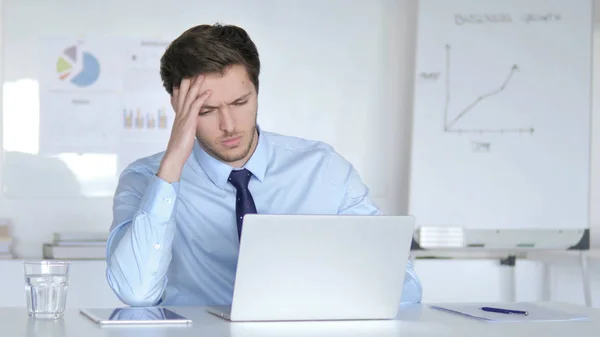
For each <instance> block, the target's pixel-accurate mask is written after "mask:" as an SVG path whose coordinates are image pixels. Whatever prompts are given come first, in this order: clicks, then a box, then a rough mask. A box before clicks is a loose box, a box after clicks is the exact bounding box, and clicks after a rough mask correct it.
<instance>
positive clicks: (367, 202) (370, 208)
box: [329, 154, 423, 304]
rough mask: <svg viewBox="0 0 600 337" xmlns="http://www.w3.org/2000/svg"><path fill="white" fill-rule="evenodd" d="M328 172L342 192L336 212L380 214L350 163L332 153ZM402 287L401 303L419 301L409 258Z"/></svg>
mask: <svg viewBox="0 0 600 337" xmlns="http://www.w3.org/2000/svg"><path fill="white" fill-rule="evenodd" d="M329 172H330V179H331V180H332V181H334V182H336V183H338V185H339V186H338V188H340V189H341V190H342V193H343V197H342V203H341V205H340V207H339V209H338V214H359V215H380V214H381V212H380V210H379V209H378V208H377V206H375V205H374V203H373V202H372V200H371V198H370V196H369V189H368V188H367V186H365V184H364V183H363V181H362V179H361V178H360V175H359V174H358V172H357V171H356V169H354V167H353V166H352V164H350V163H349V162H348V161H347V160H345V159H344V158H342V157H341V156H340V155H339V154H334V155H332V158H331V159H330V161H329ZM403 287H404V289H403V291H402V298H401V299H400V302H401V303H402V304H405V303H420V302H421V299H422V297H423V289H422V287H421V282H420V281H419V278H418V277H417V273H416V272H415V270H414V268H413V264H412V262H411V261H410V260H409V261H407V264H406V276H405V277H404V285H403Z"/></svg>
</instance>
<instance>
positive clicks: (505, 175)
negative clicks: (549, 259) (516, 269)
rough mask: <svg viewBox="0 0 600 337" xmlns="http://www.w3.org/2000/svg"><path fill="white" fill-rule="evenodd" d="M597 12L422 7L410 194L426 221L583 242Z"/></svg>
mask: <svg viewBox="0 0 600 337" xmlns="http://www.w3.org/2000/svg"><path fill="white" fill-rule="evenodd" d="M592 12H593V11H592V1H591V0H577V1H568V2H565V1H547V0H530V1H520V0H507V1H481V0H449V1H443V0H421V1H420V4H419V17H418V36H417V59H416V71H415V94H414V111H413V114H414V115H413V139H412V158H411V178H410V182H411V183H410V197H409V199H410V200H409V203H410V213H411V214H414V215H415V216H416V218H417V219H418V226H420V227H432V228H436V227H438V228H446V229H447V228H461V229H463V230H465V229H466V230H473V231H478V230H488V231H492V232H493V231H496V232H497V231H512V233H513V234H514V235H517V236H518V235H519V234H518V232H519V231H522V230H531V231H534V232H535V231H536V230H539V231H542V230H549V231H555V232H556V233H563V234H564V233H570V234H569V238H568V239H566V241H565V242H563V243H562V244H563V245H565V246H570V245H575V244H578V243H579V242H580V241H581V240H583V239H584V237H585V235H586V233H587V228H588V227H589V224H588V210H589V186H590V175H589V166H590V118H591V97H590V95H591V74H592V68H591V57H592V30H593V20H592ZM515 233H517V234H515ZM514 235H513V236H514ZM535 235H537V234H534V236H535ZM537 237H542V236H540V235H538V236H537ZM563 237H564V236H563ZM531 244H532V245H535V244H536V243H531Z"/></svg>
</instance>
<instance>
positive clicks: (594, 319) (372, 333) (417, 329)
mask: <svg viewBox="0 0 600 337" xmlns="http://www.w3.org/2000/svg"><path fill="white" fill-rule="evenodd" d="M543 305H547V306H550V307H553V308H557V309H561V310H565V311H569V312H573V313H583V314H587V315H589V316H590V317H591V318H590V320H588V321H572V322H548V323H528V324H527V323H486V322H480V321H476V320H473V319H468V318H464V317H461V316H459V315H454V314H450V313H446V312H441V311H437V310H434V309H431V308H429V307H428V306H427V305H414V306H410V307H407V308H404V309H402V310H401V311H400V312H399V314H398V319H397V320H392V321H345V322H344V321H337V322H260V323H230V322H227V321H225V320H222V319H220V318H218V317H216V316H213V315H211V314H208V313H206V312H205V310H204V308H201V307H174V308H171V309H172V310H173V311H176V312H178V313H180V314H182V315H184V316H187V317H189V318H191V319H193V320H194V323H193V324H191V325H190V326H172V327H157V326H145V327H131V326H127V327H115V326H111V327H107V326H104V327H103V326H98V325H96V324H94V323H93V322H92V321H90V320H88V319H87V318H86V317H85V316H83V315H81V314H79V311H78V310H77V309H76V308H69V309H68V310H67V312H66V314H65V317H64V318H63V319H60V320H57V321H43V320H35V319H30V318H29V317H27V314H26V312H25V309H24V308H0V327H2V328H3V329H4V330H5V331H3V332H2V333H1V334H2V336H11V337H22V336H23V337H24V336H27V337H82V336H85V337H100V336H103V337H116V336H119V337H125V336H126V337H137V336H140V337H159V336H160V337H169V336H176V337H205V336H206V337H208V336H211V337H226V336H235V337H271V336H273V337H275V336H277V337H305V336H306V337H312V336H320V337H329V336H344V337H359V336H360V337H379V336H382V337H387V336H390V337H391V336H394V337H398V336H417V337H418V336H457V337H458V336H460V337H468V336H476V337H481V336H492V337H493V336H503V337H504V336H511V337H520V336H523V337H525V336H527V337H529V336H548V337H553V336H556V337H565V336H577V337H585V336H596V337H597V336H598V331H600V309H592V308H587V307H580V306H575V305H570V304H560V303H544V304H543Z"/></svg>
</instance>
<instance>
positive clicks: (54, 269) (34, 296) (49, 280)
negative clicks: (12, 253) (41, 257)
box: [24, 261, 71, 319]
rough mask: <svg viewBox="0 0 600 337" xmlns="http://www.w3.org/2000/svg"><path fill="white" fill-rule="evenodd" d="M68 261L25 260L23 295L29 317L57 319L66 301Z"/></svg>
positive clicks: (60, 315) (61, 313)
mask: <svg viewBox="0 0 600 337" xmlns="http://www.w3.org/2000/svg"><path fill="white" fill-rule="evenodd" d="M70 265H71V263H70V262H69V261H25V262H24V268H25V297H26V298H27V312H28V314H29V316H30V317H34V318H45V319H57V318H60V317H62V316H63V314H64V312H65V304H66V302H67V288H68V278H69V268H70Z"/></svg>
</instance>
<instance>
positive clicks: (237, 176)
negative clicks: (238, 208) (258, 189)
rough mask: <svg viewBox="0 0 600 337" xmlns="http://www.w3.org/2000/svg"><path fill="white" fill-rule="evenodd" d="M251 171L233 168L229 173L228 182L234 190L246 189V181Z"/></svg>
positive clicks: (247, 181)
mask: <svg viewBox="0 0 600 337" xmlns="http://www.w3.org/2000/svg"><path fill="white" fill-rule="evenodd" d="M251 176H252V173H250V171H248V170H247V169H243V170H233V171H231V174H230V175H229V182H230V183H231V184H232V185H233V187H235V189H236V190H240V189H243V190H245V189H248V183H249V182H250V177H251Z"/></svg>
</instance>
